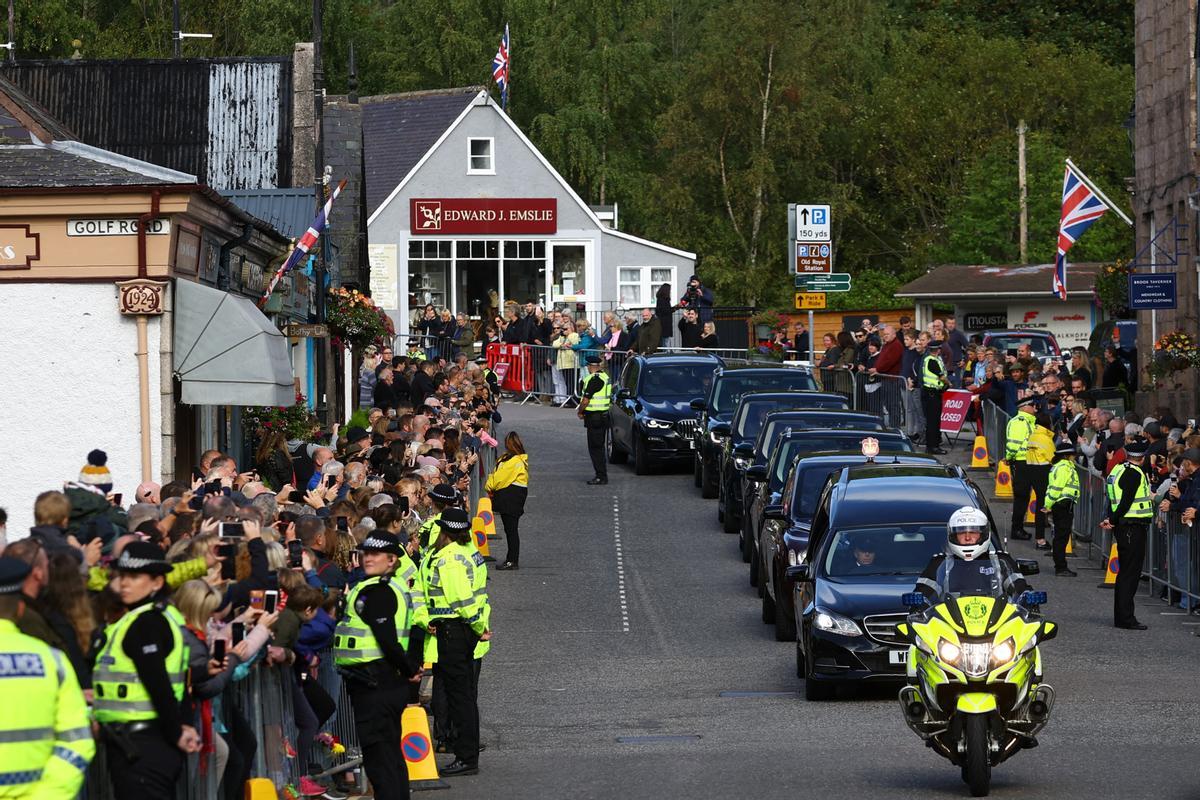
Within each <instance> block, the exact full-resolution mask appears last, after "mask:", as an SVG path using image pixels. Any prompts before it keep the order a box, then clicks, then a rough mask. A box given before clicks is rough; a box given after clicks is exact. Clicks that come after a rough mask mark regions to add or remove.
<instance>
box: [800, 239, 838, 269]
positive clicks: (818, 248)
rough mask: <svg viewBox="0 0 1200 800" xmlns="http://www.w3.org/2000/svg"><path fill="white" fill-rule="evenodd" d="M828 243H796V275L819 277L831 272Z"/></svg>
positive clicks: (830, 255) (831, 262)
mask: <svg viewBox="0 0 1200 800" xmlns="http://www.w3.org/2000/svg"><path fill="white" fill-rule="evenodd" d="M832 256H833V252H832V246H831V245H830V244H829V242H796V274H797V275H819V274H821V273H825V272H832V271H833V258H832Z"/></svg>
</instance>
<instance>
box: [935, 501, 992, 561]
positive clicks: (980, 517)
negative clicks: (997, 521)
mask: <svg viewBox="0 0 1200 800" xmlns="http://www.w3.org/2000/svg"><path fill="white" fill-rule="evenodd" d="M968 532H969V533H978V534H979V541H977V542H975V544H961V543H960V542H959V536H960V535H961V534H964V533H968ZM990 538H991V534H990V533H989V531H988V518H987V514H984V513H983V512H982V511H980V510H979V509H978V508H973V507H972V506H963V507H962V508H960V509H958V510H957V511H955V512H954V513H953V514H951V515H950V521H949V522H947V523H946V550H947V551H948V552H949V553H950V555H952V556H956V557H958V558H961V559H962V560H963V561H972V560H974V559H976V558H978V557H979V556H981V555H983V554H984V553H986V552H987V551H988V548H989V547H990V546H991V543H990V541H989V539H990Z"/></svg>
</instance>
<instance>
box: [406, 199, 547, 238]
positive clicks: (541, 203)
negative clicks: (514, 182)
mask: <svg viewBox="0 0 1200 800" xmlns="http://www.w3.org/2000/svg"><path fill="white" fill-rule="evenodd" d="M408 203H409V205H408V212H409V229H410V230H411V232H412V233H413V234H414V235H418V236H422V235H424V236H439V235H448V234H470V235H474V234H547V233H558V200H557V199H556V198H553V197H512V198H509V197H453V198H450V197H447V198H429V199H426V198H421V199H417V198H412V199H410V200H409V201H408Z"/></svg>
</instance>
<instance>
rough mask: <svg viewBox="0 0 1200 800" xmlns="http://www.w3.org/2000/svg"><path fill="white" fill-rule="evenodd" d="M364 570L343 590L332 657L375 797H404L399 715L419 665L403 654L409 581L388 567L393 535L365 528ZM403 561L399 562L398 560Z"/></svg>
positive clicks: (393, 562) (395, 546)
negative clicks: (343, 604) (342, 682)
mask: <svg viewBox="0 0 1200 800" xmlns="http://www.w3.org/2000/svg"><path fill="white" fill-rule="evenodd" d="M359 550H360V551H362V567H363V572H365V573H366V575H367V577H366V578H365V579H364V580H362V581H360V582H359V583H358V584H356V585H355V587H354V588H353V589H352V590H351V591H350V594H349V595H348V596H347V598H346V611H345V614H344V615H343V617H342V619H341V620H340V621H339V622H338V626H337V628H336V629H335V630H334V634H333V659H334V663H335V664H337V668H338V672H340V673H341V675H342V678H343V679H344V680H345V685H346V690H347V691H348V692H349V694H350V704H351V706H352V708H353V709H354V727H355V730H356V731H357V732H358V739H359V742H360V743H361V744H362V754H363V768H364V769H365V770H366V772H367V777H368V778H369V779H370V780H371V786H372V788H373V790H374V793H375V797H376V798H377V800H400V799H401V798H407V797H408V796H409V792H408V767H407V766H406V765H405V763H404V759H403V758H400V757H399V751H400V735H401V729H400V718H401V715H402V714H403V713H404V708H405V706H406V705H408V701H409V694H410V684H411V683H417V682H419V681H420V680H421V667H420V664H419V663H414V662H413V661H412V660H410V659H409V657H408V654H407V652H405V648H407V646H408V632H409V627H410V626H411V625H412V622H413V609H412V608H411V607H410V592H411V590H412V588H414V587H410V586H408V585H407V580H402V579H401V578H400V577H398V576H397V575H396V568H397V565H398V564H399V563H400V558H401V555H402V553H403V549H402V547H401V544H400V540H399V539H397V538H396V535H395V534H393V533H389V532H387V531H373V532H372V533H371V534H370V535H369V536H368V537H367V538H366V539H364V540H363V543H362V544H361V545H359ZM406 566H407V565H406Z"/></svg>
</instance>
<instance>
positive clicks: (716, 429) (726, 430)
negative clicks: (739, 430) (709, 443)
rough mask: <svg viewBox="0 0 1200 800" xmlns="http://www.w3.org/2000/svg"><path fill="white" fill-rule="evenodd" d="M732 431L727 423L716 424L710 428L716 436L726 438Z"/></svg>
mask: <svg viewBox="0 0 1200 800" xmlns="http://www.w3.org/2000/svg"><path fill="white" fill-rule="evenodd" d="M732 431H733V428H731V427H729V423H728V422H718V423H717V424H716V425H713V426H712V432H713V433H715V434H716V435H717V436H728V435H729V434H730V433H731V432H732Z"/></svg>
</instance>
